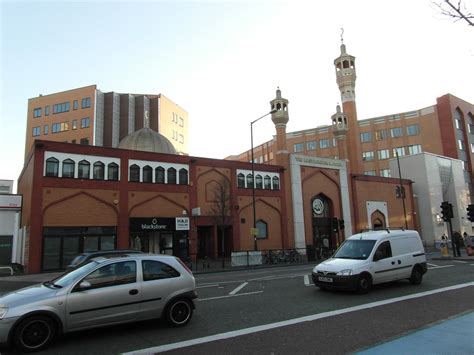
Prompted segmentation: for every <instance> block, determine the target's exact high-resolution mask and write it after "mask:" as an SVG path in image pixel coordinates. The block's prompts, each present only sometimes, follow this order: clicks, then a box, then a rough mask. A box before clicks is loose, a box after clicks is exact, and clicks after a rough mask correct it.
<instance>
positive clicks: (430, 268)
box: [428, 265, 454, 270]
mask: <svg viewBox="0 0 474 355" xmlns="http://www.w3.org/2000/svg"><path fill="white" fill-rule="evenodd" d="M452 266H454V265H443V266H433V267H429V268H428V270H433V269H443V268H445V267H452Z"/></svg>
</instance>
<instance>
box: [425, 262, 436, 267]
mask: <svg viewBox="0 0 474 355" xmlns="http://www.w3.org/2000/svg"><path fill="white" fill-rule="evenodd" d="M426 264H427V265H428V266H434V267H436V266H438V265H436V264H430V263H426Z"/></svg>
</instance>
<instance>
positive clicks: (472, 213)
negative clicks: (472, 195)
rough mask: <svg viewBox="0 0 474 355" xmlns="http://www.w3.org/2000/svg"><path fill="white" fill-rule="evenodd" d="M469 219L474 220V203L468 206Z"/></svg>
mask: <svg viewBox="0 0 474 355" xmlns="http://www.w3.org/2000/svg"><path fill="white" fill-rule="evenodd" d="M467 219H468V220H470V221H471V222H474V205H473V204H470V205H469V206H467Z"/></svg>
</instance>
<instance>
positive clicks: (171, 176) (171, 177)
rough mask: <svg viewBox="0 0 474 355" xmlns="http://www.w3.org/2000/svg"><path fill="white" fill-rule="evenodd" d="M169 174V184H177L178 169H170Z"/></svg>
mask: <svg viewBox="0 0 474 355" xmlns="http://www.w3.org/2000/svg"><path fill="white" fill-rule="evenodd" d="M167 173H168V184H176V169H175V168H169V169H168V171H167Z"/></svg>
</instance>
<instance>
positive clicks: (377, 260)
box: [373, 240, 399, 283]
mask: <svg viewBox="0 0 474 355" xmlns="http://www.w3.org/2000/svg"><path fill="white" fill-rule="evenodd" d="M396 259H397V258H395V257H393V256H392V247H391V245H390V241H388V240H387V241H385V242H382V243H380V244H379V246H378V247H377V249H376V251H375V254H374V259H373V260H374V262H373V271H374V280H373V282H374V283H380V282H387V281H392V280H397V279H398V269H399V265H398V263H397V261H396Z"/></svg>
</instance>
